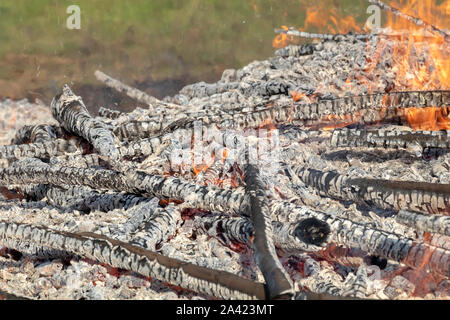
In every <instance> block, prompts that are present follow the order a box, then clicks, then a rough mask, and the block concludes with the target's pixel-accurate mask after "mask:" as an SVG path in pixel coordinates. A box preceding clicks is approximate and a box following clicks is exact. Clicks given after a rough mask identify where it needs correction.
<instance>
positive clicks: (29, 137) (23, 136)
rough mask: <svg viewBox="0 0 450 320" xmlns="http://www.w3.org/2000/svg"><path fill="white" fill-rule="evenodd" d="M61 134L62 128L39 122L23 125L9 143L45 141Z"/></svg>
mask: <svg viewBox="0 0 450 320" xmlns="http://www.w3.org/2000/svg"><path fill="white" fill-rule="evenodd" d="M62 135H63V131H62V128H60V127H56V126H53V125H47V124H39V125H34V126H29V125H26V126H23V127H22V128H20V129H19V130H17V132H16V135H15V136H14V138H13V139H12V140H11V144H13V145H20V144H24V143H26V142H28V141H29V142H37V143H45V142H49V141H52V140H55V139H56V138H59V137H61V136H62Z"/></svg>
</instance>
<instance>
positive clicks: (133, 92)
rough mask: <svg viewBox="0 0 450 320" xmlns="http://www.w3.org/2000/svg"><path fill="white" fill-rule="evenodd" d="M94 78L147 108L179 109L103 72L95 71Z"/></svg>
mask: <svg viewBox="0 0 450 320" xmlns="http://www.w3.org/2000/svg"><path fill="white" fill-rule="evenodd" d="M95 77H96V78H97V80H99V81H101V82H103V83H104V84H106V85H107V86H108V87H111V88H113V89H115V90H117V91H118V92H124V93H125V94H126V95H127V96H129V97H130V98H133V99H135V100H137V101H139V102H142V103H145V104H147V105H149V106H156V105H163V106H164V107H166V108H172V109H174V108H175V109H178V108H180V106H177V105H174V104H171V103H166V102H163V101H161V100H158V99H156V98H155V97H152V96H150V95H148V94H147V93H145V92H143V91H141V90H139V89H136V88H133V87H130V86H128V85H126V84H124V83H122V82H120V81H119V80H117V79H114V78H111V77H110V76H108V75H106V74H104V73H103V72H101V71H99V70H97V71H95Z"/></svg>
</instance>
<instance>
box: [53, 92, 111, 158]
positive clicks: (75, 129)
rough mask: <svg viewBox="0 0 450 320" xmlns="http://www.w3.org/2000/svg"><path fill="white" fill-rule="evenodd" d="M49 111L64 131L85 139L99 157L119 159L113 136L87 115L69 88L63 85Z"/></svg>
mask: <svg viewBox="0 0 450 320" xmlns="http://www.w3.org/2000/svg"><path fill="white" fill-rule="evenodd" d="M51 110H52V114H53V116H54V117H55V119H56V120H58V122H59V123H60V124H61V126H62V127H64V129H66V130H68V131H70V132H72V133H74V134H76V135H78V136H81V137H83V138H85V139H86V140H87V141H89V142H90V143H92V145H93V146H94V148H96V149H97V150H98V151H99V153H100V154H101V155H104V156H106V157H109V158H112V159H113V160H117V159H118V158H119V152H118V150H117V148H116V146H115V143H114V136H113V135H112V134H111V132H110V131H109V130H108V129H106V127H105V125H104V124H103V123H102V122H100V121H99V120H96V119H93V118H92V117H91V116H90V115H89V113H88V111H87V109H86V107H85V105H84V103H83V100H81V97H78V96H76V95H74V94H73V92H72V90H70V88H69V86H67V85H64V87H63V92H62V94H59V95H57V96H56V97H55V98H54V99H53V100H52V103H51Z"/></svg>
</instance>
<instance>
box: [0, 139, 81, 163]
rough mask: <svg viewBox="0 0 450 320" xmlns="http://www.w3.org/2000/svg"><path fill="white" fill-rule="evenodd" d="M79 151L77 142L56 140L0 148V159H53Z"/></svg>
mask: <svg viewBox="0 0 450 320" xmlns="http://www.w3.org/2000/svg"><path fill="white" fill-rule="evenodd" d="M78 150H79V146H78V143H77V141H76V140H74V139H70V140H64V139H56V140H53V141H45V142H35V143H28V144H17V145H7V146H0V159H10V160H18V159H23V158H45V159H48V158H51V157H55V156H61V155H64V154H66V153H74V152H77V151H78Z"/></svg>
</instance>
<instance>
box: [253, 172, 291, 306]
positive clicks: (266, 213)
mask: <svg viewBox="0 0 450 320" xmlns="http://www.w3.org/2000/svg"><path fill="white" fill-rule="evenodd" d="M245 183H246V190H245V192H246V194H248V196H249V203H250V206H249V213H248V215H249V216H250V220H251V221H252V223H253V228H254V231H253V233H254V240H253V244H254V248H255V253H254V257H255V261H256V264H257V265H258V267H259V269H260V270H261V272H262V274H263V276H264V279H265V281H266V285H267V290H268V295H269V298H270V299H274V298H280V297H289V298H292V297H293V295H294V291H293V285H292V281H291V279H290V278H289V275H288V274H287V272H286V270H285V269H284V268H283V266H282V265H281V262H280V260H279V259H278V257H277V254H276V252H275V245H274V243H273V239H272V237H273V230H272V223H271V220H270V210H269V206H268V199H267V196H266V194H265V192H266V191H265V188H266V187H265V184H264V183H263V181H262V179H261V177H260V173H259V170H258V169H257V168H256V167H255V166H254V165H252V164H247V165H246V168H245Z"/></svg>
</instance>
